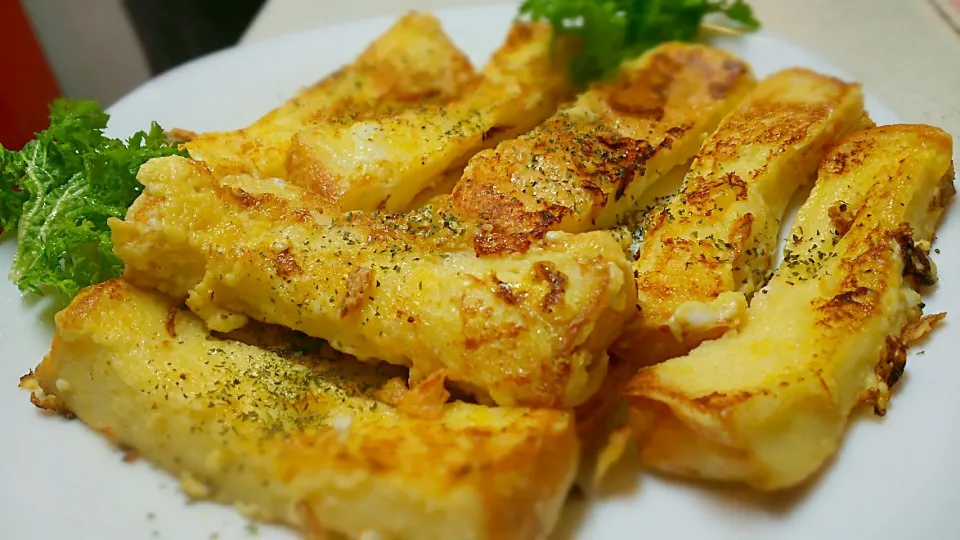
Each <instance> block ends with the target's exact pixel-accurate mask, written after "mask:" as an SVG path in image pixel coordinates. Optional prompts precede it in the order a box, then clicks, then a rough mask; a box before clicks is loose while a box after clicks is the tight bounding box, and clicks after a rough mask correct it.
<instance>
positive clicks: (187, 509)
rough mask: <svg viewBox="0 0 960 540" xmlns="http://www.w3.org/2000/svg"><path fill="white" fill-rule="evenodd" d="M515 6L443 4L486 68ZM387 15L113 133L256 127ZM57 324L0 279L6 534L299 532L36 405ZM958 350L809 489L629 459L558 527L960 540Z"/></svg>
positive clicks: (193, 69) (159, 96)
mask: <svg viewBox="0 0 960 540" xmlns="http://www.w3.org/2000/svg"><path fill="white" fill-rule="evenodd" d="M515 10H516V8H515V6H512V5H505V6H494V7H483V8H479V7H478V8H468V9H456V10H449V11H443V12H440V16H441V18H442V19H443V22H444V24H445V26H446V29H447V31H448V32H449V33H450V34H451V35H452V36H453V37H454V38H455V40H456V41H457V43H458V44H459V45H460V46H461V47H463V49H464V50H465V51H466V52H467V53H468V54H469V55H470V56H471V58H473V60H474V61H475V62H476V63H477V64H482V63H483V62H484V61H485V60H486V58H487V56H488V55H489V54H490V52H492V51H493V50H494V48H495V47H497V45H498V44H499V43H500V41H501V39H502V38H503V36H504V35H505V32H506V30H507V27H508V25H509V23H510V20H511V18H512V17H513V14H514V13H515ZM392 22H393V18H380V19H372V20H366V21H360V22H355V23H350V24H344V25H339V26H335V27H330V28H323V29H317V30H314V31H309V32H305V33H299V34H295V35H290V36H286V37H282V38H280V39H275V40H271V41H265V42H260V43H256V44H253V45H250V46H245V47H240V48H236V49H232V50H228V51H225V52H222V53H218V54H215V55H212V56H209V57H206V58H203V59H201V60H199V61H196V62H192V63H190V64H188V65H185V66H183V67H181V68H179V69H176V70H173V71H171V72H169V73H166V74H165V75H163V76H161V77H158V78H157V79H155V80H153V81H151V82H150V83H148V84H146V85H144V86H143V87H141V88H139V89H138V90H136V91H135V92H133V93H132V94H130V95H129V96H127V97H126V98H124V99H123V100H121V101H120V102H119V103H117V104H116V105H114V106H113V107H112V108H111V110H110V112H111V113H112V114H113V118H112V120H111V124H110V131H111V134H112V135H114V136H127V135H129V134H130V133H132V132H133V131H136V130H137V129H142V128H144V127H146V126H148V125H149V122H150V121H151V120H157V121H159V122H160V123H161V124H162V125H163V126H165V127H168V128H172V127H181V128H187V129H192V130H196V131H206V130H213V129H227V128H237V127H241V126H244V125H246V124H248V123H250V122H251V121H253V120H254V119H256V118H257V117H259V116H260V115H261V114H263V113H264V112H266V111H267V110H268V109H270V108H271V107H273V106H275V105H277V104H279V103H280V102H282V101H283V100H284V99H286V98H287V97H288V96H290V95H291V94H292V93H293V92H294V91H296V90H297V89H298V88H299V87H301V86H303V85H306V84H308V83H310V82H313V81H315V80H316V79H319V78H320V77H322V76H323V75H325V74H327V73H329V72H331V71H333V70H334V69H336V68H337V67H339V66H341V65H342V64H345V63H348V62H349V61H351V60H352V58H353V57H354V56H355V55H356V54H357V53H359V52H360V51H361V49H363V48H364V47H365V46H366V45H367V44H368V43H369V42H370V41H372V40H373V39H375V38H376V37H377V36H378V35H379V34H381V33H382V32H383V31H384V30H386V29H387V27H388V26H389V25H390V24H391V23H392ZM717 44H718V45H720V46H723V47H725V48H729V49H730V50H732V51H734V52H736V53H737V54H739V55H741V56H742V57H743V58H746V59H747V60H748V61H750V63H751V64H753V67H754V69H755V70H756V72H757V74H758V75H759V76H763V75H767V74H769V73H771V72H773V71H775V70H778V69H781V68H786V67H790V66H807V67H810V68H813V69H816V70H819V71H822V72H826V73H830V74H833V75H836V76H840V77H843V73H841V72H839V71H838V70H837V69H835V68H833V67H832V66H830V64H828V63H826V62H824V61H823V60H821V59H819V58H816V57H815V56H813V55H810V54H808V53H806V52H804V51H803V50H801V49H799V48H797V47H796V46H794V45H791V44H789V43H786V42H784V41H783V40H781V39H779V38H777V37H776V36H773V35H770V34H768V33H760V34H757V35H751V36H746V37H742V38H725V39H723V40H721V41H718V43H717ZM867 106H868V109H869V111H870V113H871V114H872V115H873V118H874V119H875V120H876V121H877V122H878V123H880V124H884V123H892V122H895V121H896V120H897V118H896V117H895V116H894V114H893V113H892V112H891V111H890V110H889V109H888V108H887V107H885V106H884V105H883V104H882V103H880V102H879V101H877V100H876V99H875V98H873V97H872V96H869V94H868V99H867ZM958 227H960V223H958V216H957V215H956V212H950V213H949V216H948V218H947V219H946V221H945V222H944V223H943V225H942V227H941V229H940V241H939V243H938V246H939V247H940V248H942V249H943V253H942V254H940V255H938V256H937V257H936V262H937V263H938V265H939V269H940V276H941V277H943V278H944V280H943V282H942V284H941V285H940V286H939V287H938V288H936V289H935V290H932V291H929V294H928V295H927V298H926V301H927V304H928V306H929V308H928V312H931V313H932V312H936V311H943V310H946V309H948V308H950V307H955V306H956V305H957V302H958V300H960V289H958V287H960V280H958V279H957V276H958V274H960V258H958V256H957V253H956V252H955V251H954V249H955V248H953V247H952V246H954V245H956V244H957V242H960V231H958ZM13 250H14V245H13V242H12V240H10V239H6V240H5V241H4V242H3V243H2V244H0V268H2V272H6V269H7V268H9V266H10V261H11V257H12V253H13ZM49 320H50V319H49V313H44V306H43V305H42V304H37V303H35V302H32V301H31V300H30V299H28V298H24V297H22V296H21V294H20V293H19V292H18V291H17V290H16V288H15V287H14V286H13V285H12V284H11V283H10V282H8V281H6V280H2V279H0V322H2V324H0V382H2V384H0V411H2V413H0V434H2V435H0V440H2V442H0V483H2V484H0V485H2V488H0V489H2V491H0V513H2V517H3V519H2V521H0V538H5V539H10V540H22V539H28V538H62V539H65V538H71V539H104V538H124V539H126V540H135V539H153V538H160V539H168V540H170V539H177V540H180V539H184V540H192V539H196V540H201V539H204V540H205V539H209V538H213V537H214V536H213V535H215V534H216V535H218V537H219V538H224V539H230V538H261V539H264V540H270V539H291V538H294V535H293V534H291V533H290V532H289V531H287V530H285V529H281V528H274V527H257V528H256V530H255V529H254V528H253V527H252V526H250V525H248V524H247V522H246V521H244V519H243V518H241V517H240V516H239V515H238V514H236V513H235V512H233V510H231V509H229V508H224V507H219V506H216V505H211V504H205V503H200V504H188V503H187V502H186V500H185V498H184V497H183V496H182V495H181V494H180V493H179V490H178V489H177V487H176V483H175V482H174V481H173V480H172V479H170V478H169V477H168V476H167V475H165V474H164V473H161V472H158V471H155V470H153V469H152V468H151V467H150V466H149V465H148V464H146V463H142V462H138V463H132V464H128V463H124V462H122V461H121V459H120V458H121V456H120V454H119V453H117V452H116V451H114V450H112V449H111V448H110V447H109V446H108V445H107V444H106V443H105V442H104V440H103V439H102V438H100V437H99V436H97V434H95V433H93V432H91V431H89V430H87V429H86V428H85V427H84V426H83V425H82V424H81V423H80V422H76V421H74V422H67V421H65V420H62V419H59V418H51V417H47V416H45V415H43V414H41V413H39V412H38V411H37V410H35V409H34V408H33V407H32V406H31V405H30V403H29V401H28V395H27V394H26V392H24V391H20V390H18V389H17V388H16V384H17V379H18V377H20V376H21V375H23V374H24V373H26V372H27V371H28V370H29V369H30V368H32V367H33V366H35V365H36V364H37V363H38V361H39V360H40V359H41V358H42V357H43V355H44V353H45V352H46V351H47V348H48V346H49V343H50V337H51V333H52V328H51V324H50V322H49ZM958 346H960V337H954V336H951V335H950V329H949V327H947V328H942V329H940V330H939V331H937V332H936V334H935V336H934V338H933V339H931V340H930V341H929V342H927V343H924V344H921V345H919V346H917V347H916V348H915V351H914V353H913V355H912V356H911V357H910V360H909V365H908V370H907V376H906V377H905V379H904V381H903V382H902V383H901V386H900V387H899V389H898V391H897V395H896V398H895V399H894V401H893V407H892V408H891V410H890V413H889V414H888V415H887V417H886V418H884V419H883V420H876V419H873V418H872V417H869V416H868V415H866V414H864V415H862V416H861V417H859V418H858V419H857V420H856V421H855V422H854V423H853V425H852V427H851V429H850V430H849V433H848V436H847V438H846V441H845V442H844V445H843V448H842V451H841V452H840V454H839V456H838V457H837V459H836V460H834V462H833V463H831V464H830V466H829V467H828V468H827V470H826V471H825V472H824V474H822V475H820V476H819V477H818V478H817V479H816V480H814V481H813V482H811V483H810V485H809V486H807V487H805V488H803V489H801V490H799V491H796V492H793V493H789V494H781V495H775V496H773V495H758V494H753V493H750V492H747V491H744V490H738V489H733V488H721V487H717V486H705V485H699V484H692V483H685V482H679V481H672V480H667V479H662V478H658V477H653V476H649V475H641V474H639V473H638V472H637V471H635V470H632V468H630V467H627V466H624V467H622V468H621V469H619V470H618V471H617V478H616V480H615V481H614V482H612V484H613V485H611V486H609V487H608V489H607V490H606V491H605V492H604V493H602V494H600V495H599V496H598V497H597V498H596V499H594V500H592V501H590V502H589V503H571V504H570V505H569V507H568V508H567V510H566V514H565V518H564V522H563V523H562V524H561V527H560V531H558V533H557V535H556V538H558V539H573V538H578V539H581V538H591V539H598V538H603V539H612V538H634V537H641V536H648V535H649V536H650V537H652V538H658V539H666V538H683V539H687V538H700V539H707V538H709V539H738V540H740V539H748V538H758V539H759V538H763V539H768V538H795V539H803V540H811V539H818V540H819V539H832V538H843V539H860V538H869V539H871V540H879V539H900V538H907V537H915V538H921V539H940V538H943V539H948V538H960V511H958V509H960V459H958V451H960V422H958V421H957V420H956V419H955V417H954V415H955V411H957V406H956V403H957V396H960V362H957V361H956V349H957V348H958ZM921 350H923V351H925V352H924V353H920V352H918V351H921ZM950 350H954V353H952V354H951V353H950V352H949V351H950ZM921 354H922V355H921Z"/></svg>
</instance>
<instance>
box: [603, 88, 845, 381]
mask: <svg viewBox="0 0 960 540" xmlns="http://www.w3.org/2000/svg"><path fill="white" fill-rule="evenodd" d="M863 115H864V111H863V95H862V93H861V90H860V87H859V85H856V84H848V83H845V82H843V81H840V80H837V79H834V78H832V77H827V76H824V75H820V74H818V73H815V72H812V71H809V70H806V69H788V70H785V71H781V72H779V73H776V74H774V75H771V76H770V77H768V78H766V79H764V80H763V81H761V82H760V84H759V85H758V86H757V88H756V89H755V90H754V91H753V93H751V94H750V95H749V96H748V97H747V99H746V100H744V102H743V103H741V104H740V106H739V107H737V109H736V110H735V111H734V112H732V113H731V114H730V115H729V116H728V117H727V118H725V119H724V121H723V123H722V124H721V125H720V127H719V128H718V129H717V131H716V132H715V133H713V134H712V135H711V136H710V138H709V139H708V140H707V141H706V143H704V145H703V148H702V149H701V150H700V152H699V153H698V154H697V157H696V158H695V159H694V161H693V164H692V165H691V168H690V171H689V173H688V174H687V176H686V177H685V179H684V182H683V185H682V187H681V189H680V191H679V193H678V194H677V195H676V196H674V197H673V198H672V199H670V201H669V202H667V203H666V204H665V205H664V206H663V207H662V208H659V209H657V210H655V211H654V212H653V213H651V214H650V215H648V217H647V219H646V221H645V224H644V229H643V242H642V245H641V248H640V251H639V253H638V256H637V260H636V262H635V263H634V265H633V268H634V274H635V275H636V282H637V290H638V296H637V311H636V314H635V316H634V318H633V320H632V321H631V323H630V324H629V326H628V327H627V329H626V330H625V331H624V333H623V337H622V338H621V339H620V340H619V342H618V343H617V345H616V346H615V348H614V353H615V354H616V355H617V356H618V357H620V358H622V359H624V360H627V361H629V362H630V363H632V364H634V365H650V364H653V363H656V362H659V361H662V360H664V359H666V358H670V357H673V356H677V355H681V354H684V353H686V352H687V351H689V350H691V349H692V348H694V347H696V346H697V345H698V344H699V343H700V342H702V341H704V340H706V339H714V338H717V337H719V336H720V335H722V334H723V333H724V332H725V331H727V330H728V329H730V328H735V327H736V326H737V325H739V324H740V322H742V321H743V320H744V311H745V310H746V307H747V299H748V298H749V297H750V295H752V294H753V292H754V291H755V290H756V289H757V288H758V287H760V286H762V284H763V283H764V282H765V280H766V278H767V276H768V275H769V274H768V272H769V269H770V265H771V261H772V256H773V251H774V250H775V249H776V245H777V238H778V233H779V230H780V221H781V219H782V218H783V215H784V212H785V211H786V208H787V206H788V204H789V202H790V199H791V197H792V196H793V194H794V193H795V192H796V191H797V189H798V188H799V187H800V186H802V185H804V184H806V183H808V182H809V181H810V180H812V179H813V176H814V175H815V173H816V169H817V165H818V164H819V163H820V160H821V158H822V157H823V153H824V151H825V148H826V147H827V146H828V145H830V144H832V143H834V142H836V141H837V140H838V139H839V138H840V137H842V136H843V135H844V134H846V133H848V132H850V131H852V130H855V129H858V128H860V127H862V126H863Z"/></svg>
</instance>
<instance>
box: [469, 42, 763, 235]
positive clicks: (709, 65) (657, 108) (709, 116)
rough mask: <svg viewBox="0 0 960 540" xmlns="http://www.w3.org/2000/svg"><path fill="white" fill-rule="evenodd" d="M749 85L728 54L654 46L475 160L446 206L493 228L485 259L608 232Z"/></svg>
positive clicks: (741, 65) (744, 71) (737, 62)
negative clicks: (564, 236) (554, 236)
mask: <svg viewBox="0 0 960 540" xmlns="http://www.w3.org/2000/svg"><path fill="white" fill-rule="evenodd" d="M753 84H754V82H753V77H752V75H751V74H750V69H749V67H748V66H747V64H746V63H744V62H743V61H741V60H738V59H736V58H734V57H733V56H731V55H730V54H728V53H725V52H723V51H720V50H716V49H711V48H708V47H704V46H699V45H688V44H682V43H668V44H665V45H661V46H659V47H657V48H656V49H654V50H652V51H650V52H648V53H646V54H644V55H643V56H641V57H640V58H638V59H636V60H633V61H631V62H627V63H626V64H624V66H623V67H622V69H621V71H620V73H619V75H618V76H617V77H616V78H615V79H614V80H613V81H611V82H608V83H602V84H597V85H595V86H593V87H591V88H590V89H589V90H588V91H587V92H585V93H584V94H582V95H581V96H580V97H579V98H578V99H577V100H576V102H575V103H574V104H573V105H571V106H569V107H565V108H563V109H561V110H560V111H559V112H558V113H557V114H556V115H554V116H553V117H552V118H551V119H550V120H548V121H547V122H545V123H544V124H542V125H540V126H539V127H537V128H536V129H534V130H533V131H531V132H529V133H527V134H526V135H523V136H522V137H519V138H517V139H511V140H508V141H504V142H503V143H501V144H500V145H498V146H497V148H496V149H494V150H489V151H484V152H481V153H480V154H478V155H477V156H475V157H474V158H473V159H472V160H470V162H469V164H468V166H467V169H466V171H465V172H464V176H463V178H462V179H461V181H460V182H459V183H458V184H457V186H456V188H455V189H454V192H453V202H454V205H455V207H456V209H457V212H458V213H459V214H460V215H462V216H466V217H468V218H470V219H478V220H481V221H484V222H486V223H488V224H489V225H490V226H491V227H492V229H491V231H490V233H489V234H488V241H487V243H488V244H489V246H488V250H489V251H510V250H516V249H522V248H523V247H524V246H525V245H526V242H527V240H528V239H529V237H531V236H534V237H536V236H541V235H542V234H543V233H544V231H546V230H562V231H567V232H583V231H589V230H596V229H604V228H609V227H612V226H613V225H616V224H617V223H618V222H619V221H620V220H621V218H623V217H624V216H625V215H626V214H627V213H632V212H636V211H637V210H638V208H637V206H638V199H639V197H640V196H641V195H642V193H643V192H644V191H645V190H646V189H647V187H649V186H650V185H651V184H652V183H653V182H655V181H656V180H657V179H659V178H660V176H661V175H662V174H664V173H666V172H667V171H669V170H670V169H672V168H673V167H675V166H677V165H680V164H682V163H685V162H686V161H687V160H689V159H690V158H691V157H693V155H694V154H695V153H696V152H697V150H698V149H699V148H700V145H701V143H702V142H703V139H704V138H705V137H706V136H707V134H709V133H710V132H711V131H713V129H714V128H716V126H717V124H718V123H719V122H720V120H721V118H723V116H724V115H725V114H726V113H727V112H729V111H730V110H731V109H733V107H734V106H735V105H736V104H737V102H738V101H739V100H740V99H742V98H743V96H744V95H745V94H746V93H747V92H748V91H749V90H750V89H751V88H752V87H753Z"/></svg>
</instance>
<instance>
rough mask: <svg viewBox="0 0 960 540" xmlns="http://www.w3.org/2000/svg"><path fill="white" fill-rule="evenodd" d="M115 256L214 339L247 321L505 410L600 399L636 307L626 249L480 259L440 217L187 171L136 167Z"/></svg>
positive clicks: (467, 230)
mask: <svg viewBox="0 0 960 540" xmlns="http://www.w3.org/2000/svg"><path fill="white" fill-rule="evenodd" d="M138 178H139V179H140V181H141V182H142V183H143V184H144V186H145V187H144V192H143V194H142V195H141V196H140V197H139V198H138V199H137V201H136V202H135V203H134V204H133V206H132V207H131V208H130V210H129V212H128V215H127V219H126V221H120V220H112V221H111V222H110V227H111V229H112V233H113V242H114V249H115V252H116V253H117V255H118V256H119V257H120V258H121V259H122V260H123V261H124V263H125V266H126V269H125V274H124V275H125V277H126V278H127V279H129V280H130V281H131V282H133V283H135V284H137V285H141V286H147V287H156V288H158V289H160V290H161V291H164V292H166V293H168V294H170V295H171V296H173V297H175V298H178V299H184V298H187V304H188V305H189V306H190V307H191V309H193V310H194V311H195V312H197V313H198V314H200V315H201V316H202V317H203V318H204V320H205V321H206V322H207V324H209V325H210V327H211V328H213V329H215V330H218V331H229V330H233V329H236V328H238V327H241V326H243V324H244V323H245V322H246V321H247V318H248V317H250V318H252V319H255V320H259V321H262V322H267V323H272V324H278V325H281V326H285V327H288V328H292V329H295V330H300V331H303V332H305V333H307V334H309V335H311V336H314V337H318V338H322V339H327V340H329V341H330V343H331V344H332V345H333V346H334V347H335V348H336V349H338V350H341V351H343V352H346V353H349V354H354V355H356V356H358V357H359V358H360V359H362V360H372V361H379V360H384V361H387V362H390V363H393V364H399V365H405V366H410V367H411V368H412V369H411V376H412V378H413V380H414V381H419V380H421V379H422V378H424V377H427V376H429V375H431V374H432V373H434V372H436V371H439V370H445V372H446V373H447V375H448V376H449V378H450V380H451V381H454V382H457V383H460V384H461V385H463V386H464V387H465V388H467V389H469V390H470V391H472V392H474V393H475V394H476V395H478V396H480V397H486V396H489V397H491V398H492V399H493V400H494V401H495V402H497V403H499V404H501V405H513V404H526V405H538V406H547V407H561V406H572V405H576V404H578V403H580V402H582V401H584V400H586V399H587V398H588V397H589V396H590V395H591V394H592V393H593V392H595V391H596V388H597V386H598V385H599V383H600V380H601V379H602V378H603V376H604V373H605V369H606V360H607V356H606V354H607V353H606V350H607V347H609V345H610V344H611V343H612V342H613V340H614V339H615V338H616V336H617V335H618V334H619V332H620V328H621V324H622V322H623V320H625V319H626V317H627V316H628V314H629V312H630V311H631V310H633V309H634V298H635V296H634V295H635V292H634V286H633V280H632V279H631V274H630V265H629V260H628V259H627V257H626V255H625V253H624V244H623V241H622V239H621V238H619V237H618V236H617V235H616V234H615V233H611V232H604V231H598V232H592V233H584V234H577V235H571V234H567V233H561V232H553V233H551V235H548V237H547V238H544V239H543V240H542V241H539V242H537V243H536V244H535V245H533V246H531V247H530V249H528V250H527V251H526V252H524V253H514V254H507V255H503V256H499V257H479V256H477V254H476V253H475V252H474V242H473V238H474V236H475V235H476V234H477V233H476V229H475V228H474V226H473V225H471V224H470V223H466V222H461V221H458V220H457V218H456V217H455V216H453V215H450V214H448V213H445V212H443V211H439V210H436V209H433V208H430V207H428V208H425V209H424V210H422V211H420V212H417V213H411V214H377V213H372V214H371V213H362V212H355V213H348V214H346V215H344V216H339V217H336V218H331V217H329V216H327V215H325V214H323V213H322V211H323V208H324V204H323V203H322V202H318V200H317V199H316V198H315V196H314V195H313V194H312V193H311V192H309V191H305V190H303V189H301V188H299V187H297V186H293V185H291V184H289V183H285V182H283V181H279V180H277V181H265V180H264V179H259V178H254V177H250V176H245V175H228V176H225V177H217V176H216V175H214V174H213V173H212V172H211V171H210V170H209V169H208V168H207V167H206V166H205V165H204V164H203V163H201V162H197V161H192V160H188V159H185V158H182V157H172V158H169V159H154V160H151V161H149V162H147V163H146V164H144V165H143V166H142V167H141V168H140V174H139V176H138Z"/></svg>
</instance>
